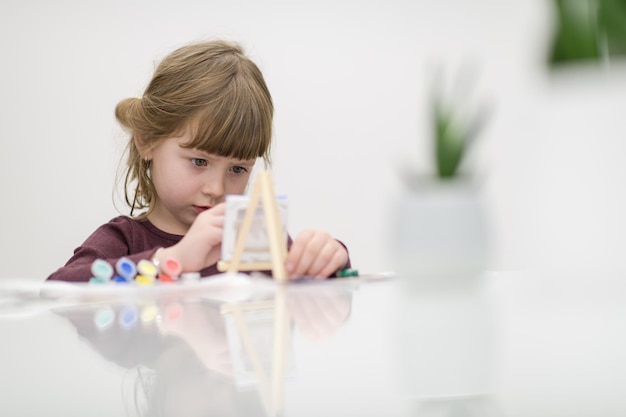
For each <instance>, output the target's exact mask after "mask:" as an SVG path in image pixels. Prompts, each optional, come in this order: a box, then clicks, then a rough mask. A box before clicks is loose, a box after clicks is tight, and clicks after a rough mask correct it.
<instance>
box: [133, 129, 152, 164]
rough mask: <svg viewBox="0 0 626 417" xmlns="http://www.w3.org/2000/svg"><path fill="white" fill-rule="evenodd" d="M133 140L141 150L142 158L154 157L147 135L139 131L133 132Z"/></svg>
mask: <svg viewBox="0 0 626 417" xmlns="http://www.w3.org/2000/svg"><path fill="white" fill-rule="evenodd" d="M133 142H135V146H136V147H137V150H138V151H139V155H140V156H141V159H143V160H146V161H149V160H151V159H152V147H151V146H150V145H148V140H147V138H146V136H145V135H141V134H139V133H135V134H133Z"/></svg>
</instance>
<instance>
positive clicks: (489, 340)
mask: <svg viewBox="0 0 626 417" xmlns="http://www.w3.org/2000/svg"><path fill="white" fill-rule="evenodd" d="M3 282H7V281H0V288H2V286H3ZM409 282H410V280H409V279H406V278H404V277H398V278H395V279H387V280H379V281H366V280H363V279H346V280H336V281H335V282H332V283H330V282H329V283H323V282H318V283H311V284H300V285H291V286H289V287H287V288H283V287H277V286H274V285H273V283H272V282H269V281H265V282H261V283H259V282H257V281H256V280H254V281H252V282H250V283H247V282H244V280H239V281H238V284H237V286H235V287H234V288H231V289H230V290H228V289H227V290H226V291H224V288H221V290H219V291H216V290H215V289H211V288H209V287H207V288H203V289H201V290H198V291H190V292H188V293H186V294H181V293H176V292H175V291H165V292H159V293H156V292H155V293H134V294H133V295H132V296H130V297H125V296H119V295H115V296H112V297H111V298H109V299H108V300H105V299H94V300H91V302H89V303H87V302H86V300H85V299H81V300H80V303H76V300H74V301H71V302H70V301H68V300H65V301H63V300H59V298H58V297H56V298H54V297H53V298H54V299H52V300H51V298H50V297H49V296H48V297H47V298H46V300H44V302H42V301H37V300H30V301H27V302H23V303H21V304H17V303H16V300H15V298H14V299H13V300H12V301H9V299H8V295H9V294H10V293H9V292H7V289H6V286H5V288H4V290H0V291H3V294H4V295H3V296H0V300H2V303H0V332H1V333H0V334H2V343H0V398H1V400H0V415H1V416H11V417H15V416H42V415H47V416H57V415H58V416H107V417H108V416H140V415H151V416H177V417H184V416H208V415H217V416H230V415H233V416H239V415H241V416H265V415H285V416H298V417H300V416H302V417H304V416H340V417H349V416H359V417H365V416H377V417H379V416H431V417H439V416H446V417H448V416H449V417H452V416H455V417H459V416H468V417H469V416H480V417H485V416H487V417H488V416H509V417H516V416H519V417H532V416H537V417H539V416H551V417H555V416H564V417H565V416H567V417H577V416H581V417H582V416H594V417H598V416H624V415H626V394H625V393H626V303H625V300H626V276H620V275H599V274H598V275H594V274H588V275H582V274H581V275H579V276H573V275H567V274H545V273H544V274H540V273H512V272H507V273H487V274H485V276H484V278H483V279H482V280H476V281H474V282H473V284H472V285H463V286H460V285H452V286H451V287H446V288H434V289H433V288H430V289H424V288H421V287H417V286H414V285H408V283H409ZM13 295H14V294H13ZM2 297H3V298H2ZM107 314H110V315H109V316H107ZM111 314H113V315H111ZM110 319H112V320H110Z"/></svg>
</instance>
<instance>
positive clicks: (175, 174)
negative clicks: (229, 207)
mask: <svg viewBox="0 0 626 417" xmlns="http://www.w3.org/2000/svg"><path fill="white" fill-rule="evenodd" d="M189 141H190V137H189V136H188V135H183V136H179V137H172V138H169V139H166V140H164V141H163V142H162V143H160V144H159V145H158V146H157V147H156V148H155V149H153V150H150V151H148V152H147V153H146V154H145V155H143V156H144V157H147V158H149V159H151V160H152V168H151V177H152V182H153V184H154V188H155V190H156V199H155V202H154V207H153V210H152V211H151V212H150V214H149V215H148V219H149V220H150V221H151V222H152V224H154V225H155V226H156V227H158V228H159V229H161V230H163V231H164V232H167V233H172V234H177V235H184V234H185V233H186V232H187V230H188V229H189V227H190V226H191V224H192V223H193V221H194V219H195V218H196V216H197V215H198V214H199V213H201V212H203V211H204V210H208V209H210V208H212V207H213V206H215V205H216V204H219V203H221V202H223V201H224V197H225V196H226V195H227V194H243V193H244V191H245V189H246V185H247V183H248V179H249V177H250V172H251V171H252V168H253V166H254V163H255V160H254V159H252V160H246V161H241V160H237V159H233V158H226V157H223V156H218V155H212V154H209V153H206V152H204V151H201V150H198V149H188V148H184V147H183V146H182V145H184V144H185V143H188V142H189Z"/></svg>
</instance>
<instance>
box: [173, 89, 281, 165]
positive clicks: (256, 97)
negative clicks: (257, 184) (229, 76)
mask: <svg viewBox="0 0 626 417" xmlns="http://www.w3.org/2000/svg"><path fill="white" fill-rule="evenodd" d="M232 84H236V81H234V80H233V81H232V82H231V86H230V87H233V85H232ZM244 87H245V86H244ZM229 90H230V91H226V92H225V93H224V94H220V95H218V97H219V98H218V99H217V100H215V101H213V102H212V103H210V104H209V105H208V106H204V107H203V108H202V110H200V111H199V112H198V113H196V114H195V115H194V116H193V117H192V120H191V128H192V130H191V132H190V133H191V137H192V139H191V141H190V142H189V143H187V144H186V145H185V147H188V148H195V149H200V150H202V151H205V152H207V153H210V154H214V155H219V156H223V157H227V158H235V159H239V160H250V159H256V158H263V159H265V160H266V162H269V153H270V144H271V139H272V116H273V115H272V106H271V102H270V105H269V106H268V104H267V102H266V99H264V98H263V97H262V95H261V94H255V93H254V92H252V91H250V89H249V88H243V89H242V88H240V89H237V88H230V89H229ZM241 90H243V91H241Z"/></svg>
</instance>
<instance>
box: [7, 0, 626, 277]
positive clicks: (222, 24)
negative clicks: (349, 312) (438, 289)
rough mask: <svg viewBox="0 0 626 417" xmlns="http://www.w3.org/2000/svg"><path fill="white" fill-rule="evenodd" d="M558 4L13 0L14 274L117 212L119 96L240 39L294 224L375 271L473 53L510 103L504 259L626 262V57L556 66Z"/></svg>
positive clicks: (501, 168) (493, 212)
mask: <svg viewBox="0 0 626 417" xmlns="http://www.w3.org/2000/svg"><path fill="white" fill-rule="evenodd" d="M548 5H549V2H547V1H541V0H534V1H530V0H515V1H514V0H509V1H506V2H502V1H496V0H492V1H488V0H439V1H436V2H426V1H400V0H373V1H343V2H342V1H330V0H322V1H315V2H307V3H302V4H297V5H296V2H289V1H287V0H281V1H273V2H264V1H253V0H247V1H246V0H238V1H215V0H206V1H199V0H181V1H176V2H173V1H164V0H150V1H148V0H133V1H128V0H124V1H122V0H110V1H100V2H98V1H92V2H87V1H79V0H64V1H55V2H48V1H44V0H40V1H21V0H4V1H3V2H2V3H1V4H0V52H1V57H2V66H1V67H0V68H1V69H0V75H1V76H0V94H1V97H2V102H1V103H0V106H1V107H0V109H1V111H0V122H1V125H2V138H1V140H0V144H1V145H0V173H1V175H0V191H1V192H2V194H1V195H2V197H1V198H2V208H1V210H2V211H1V217H0V230H1V232H0V265H2V269H1V270H0V277H13V276H27V277H40V278H43V277H45V276H46V275H47V274H48V273H49V272H51V271H52V270H54V269H55V268H57V267H58V266H60V265H62V264H63V263H64V262H65V261H66V259H67V258H68V257H69V256H70V255H71V254H72V251H73V249H74V248H75V247H76V246H78V245H79V244H80V243H81V242H82V241H83V240H84V239H85V237H86V236H87V235H88V234H90V233H91V232H92V231H93V230H94V229H95V228H96V227H97V226H98V225H100V224H102V223H104V222H106V221H108V220H109V219H110V218H111V217H113V216H115V215H116V214H117V211H116V209H115V208H114V206H113V204H112V198H111V194H112V189H113V187H114V178H115V172H116V166H117V162H118V159H119V156H120V154H121V152H122V147H123V143H124V137H123V135H122V133H121V132H120V130H119V128H118V127H117V125H116V123H115V120H114V117H113V108H114V106H115V104H116V103H117V102H118V101H119V100H120V99H122V98H125V97H128V96H134V95H139V94H141V92H142V90H143V89H144V87H145V85H146V83H147V82H148V80H149V78H150V75H151V73H152V70H153V68H154V65H155V63H156V62H157V61H158V59H159V58H161V57H163V56H164V55H165V54H167V53H168V52H170V51H171V50H173V49H174V48H175V47H178V46H180V45H182V44H184V43H186V42H189V41H193V40H198V39H207V38H213V37H222V38H226V39H230V40H236V41H239V42H240V43H241V44H242V45H243V46H244V48H245V49H246V50H247V52H248V54H249V55H250V56H251V57H252V58H253V59H255V61H256V62H257V63H258V65H259V66H260V68H261V69H262V71H263V72H264V73H265V76H266V80H267V82H268V84H269V87H270V89H271V91H272V94H273V97H274V101H275V106H276V118H275V131H276V135H275V138H276V146H275V152H274V155H273V158H274V173H275V180H276V183H277V189H278V190H277V191H278V192H280V193H284V194H287V195H289V196H290V199H291V211H290V231H291V233H292V234H295V233H297V232H298V231H299V230H301V229H303V228H305V227H319V228H324V229H327V230H329V231H330V232H331V233H333V234H334V235H335V236H337V237H338V238H340V239H342V240H343V241H344V242H346V243H347V244H348V245H349V247H350V250H351V254H352V258H353V262H354V265H355V267H357V268H358V269H359V270H361V271H381V270H390V269H393V265H392V264H391V262H390V260H389V256H388V255H389V254H388V250H387V249H386V248H387V246H386V245H385V239H386V230H387V226H388V219H387V218H386V212H387V210H388V201H389V199H390V198H392V197H393V196H394V195H395V194H396V193H398V192H399V191H400V190H401V183H400V181H399V175H398V170H399V166H400V165H401V164H402V163H404V162H407V161H411V162H414V163H415V165H416V166H417V167H419V168H420V169H423V170H425V169H428V168H429V166H430V165H429V158H428V153H427V152H428V137H427V135H428V127H427V125H426V120H425V115H426V113H425V108H424V99H425V94H426V87H427V81H428V77H427V75H428V71H429V68H432V67H433V65H434V64H436V63H444V64H445V65H447V66H448V68H449V69H451V70H452V69H455V68H457V67H458V65H459V62H461V61H463V60H466V59H469V60H472V61H474V62H476V63H478V64H479V67H480V70H481V72H480V78H479V80H480V81H481V84H480V86H479V87H480V88H479V91H480V92H481V94H484V96H485V97H486V98H488V99H489V100H490V101H491V102H493V103H494V105H495V107H494V108H495V113H494V115H493V118H492V120H491V124H490V125H489V128H488V129H487V130H486V131H485V132H484V133H485V134H484V137H483V138H482V141H481V143H480V147H479V148H477V149H476V153H475V154H474V157H476V160H477V161H478V162H480V167H481V171H482V172H483V173H487V174H488V177H487V182H486V184H485V188H484V192H485V199H486V201H487V202H488V204H489V213H490V228H491V231H492V238H493V240H492V247H493V248H494V251H493V253H492V259H491V260H490V265H489V266H490V268H493V269H521V268H535V267H541V268H558V269H563V268H567V269H575V270H580V269H585V270H590V271H596V270H603V269H618V270H622V269H624V268H625V267H626V261H625V260H623V259H622V258H624V259H626V257H624V256H620V253H621V251H622V248H623V247H624V243H625V242H624V240H625V238H624V232H625V231H626V227H625V226H626V221H625V220H624V218H623V216H622V213H623V212H624V208H625V205H626V195H625V193H626V191H625V187H623V186H622V179H623V178H624V177H625V175H624V174H625V173H626V172H625V171H626V167H625V165H626V164H624V163H623V162H624V159H625V158H624V155H625V153H624V151H625V148H626V145H625V141H624V139H625V138H624V127H625V126H624V125H625V124H626V118H625V117H623V113H624V109H626V67H624V66H621V67H617V68H613V69H612V70H611V71H608V72H607V71H605V72H601V71H596V72H595V73H594V74H592V76H589V74H586V73H581V74H577V73H572V74H561V75H560V76H553V75H550V74H548V72H547V69H546V67H545V65H544V61H543V59H544V56H545V54H546V49H547V44H548V39H549V32H550V29H551V26H550V24H551V20H550V19H551V10H550V8H549V7H548ZM120 208H121V209H124V208H123V207H120Z"/></svg>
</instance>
